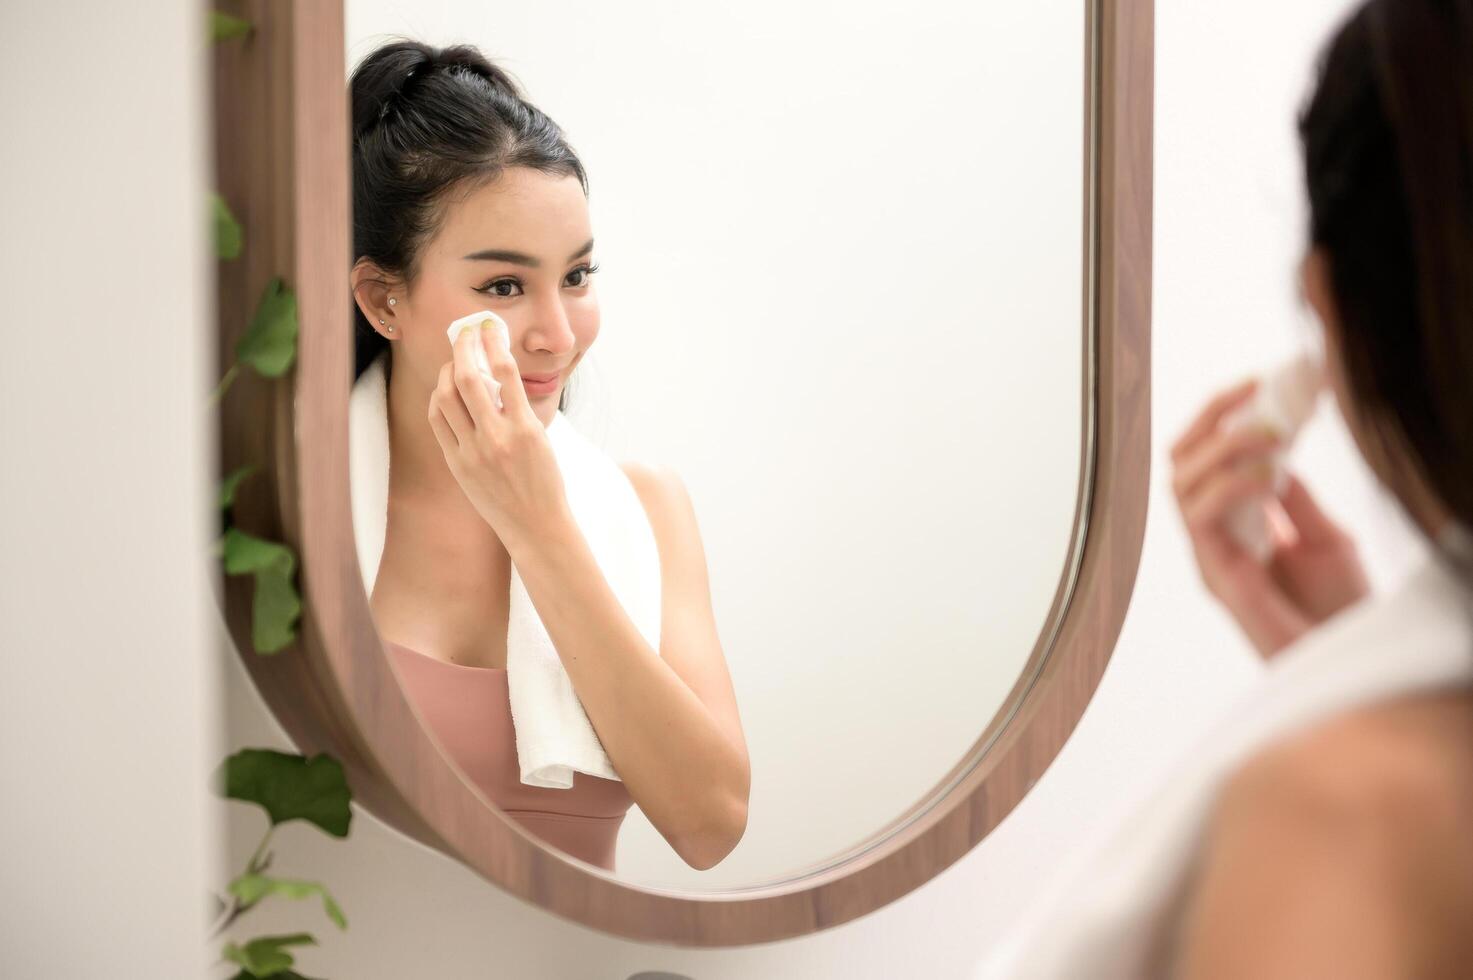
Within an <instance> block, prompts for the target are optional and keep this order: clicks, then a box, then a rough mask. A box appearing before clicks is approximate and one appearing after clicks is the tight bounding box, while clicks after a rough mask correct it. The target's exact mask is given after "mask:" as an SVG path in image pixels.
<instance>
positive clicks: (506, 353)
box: [478, 326, 533, 421]
mask: <svg viewBox="0 0 1473 980" xmlns="http://www.w3.org/2000/svg"><path fill="white" fill-rule="evenodd" d="M478 332H479V333H480V334H481V338H482V339H481V343H482V344H484V345H485V348H486V357H487V358H488V359H489V360H490V361H491V376H492V377H493V378H495V379H496V380H497V381H499V382H501V411H502V414H503V415H505V416H506V417H509V418H514V419H519V420H522V421H525V420H527V419H528V418H530V417H531V416H532V415H533V412H532V403H531V401H530V400H528V398H527V389H526V388H525V387H523V386H522V369H521V368H520V367H518V366H517V359H516V358H515V357H512V354H511V349H510V348H509V347H507V346H506V345H505V344H504V343H503V342H502V338H501V331H499V330H497V329H496V328H495V327H494V326H492V327H487V328H486V329H484V330H481V331H478Z"/></svg>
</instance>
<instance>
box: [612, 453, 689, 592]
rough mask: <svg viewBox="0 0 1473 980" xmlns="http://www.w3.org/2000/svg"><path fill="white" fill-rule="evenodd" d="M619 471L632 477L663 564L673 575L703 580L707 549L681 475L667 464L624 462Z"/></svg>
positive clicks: (631, 479)
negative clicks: (684, 575) (698, 576)
mask: <svg viewBox="0 0 1473 980" xmlns="http://www.w3.org/2000/svg"><path fill="white" fill-rule="evenodd" d="M619 467H620V468H621V469H622V470H623V471H624V473H625V475H627V476H628V477H629V482H630V483H631V484H632V485H633V486H634V492H635V494H636V495H638V497H639V502H640V503H641V504H643V505H644V510H645V513H646V514H647V515H648V516H649V519H650V529H651V530H652V531H654V534H655V544H656V546H657V547H658V548H659V549H660V556H661V561H662V563H664V564H666V565H667V566H668V567H670V568H671V570H672V572H674V571H679V572H681V573H683V574H699V575H701V576H704V575H705V564H706V562H705V548H704V545H703V544H702V542H701V532H700V529H699V527H698V526H697V523H696V511H695V505H694V504H693V503H692V502H691V498H690V492H689V491H688V490H686V488H685V481H684V480H682V479H681V478H680V474H679V473H677V472H676V470H675V468H674V467H673V466H670V465H668V464H665V463H643V462H635V461H633V460H625V461H622V462H620V463H619Z"/></svg>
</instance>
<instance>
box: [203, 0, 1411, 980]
mask: <svg viewBox="0 0 1473 980" xmlns="http://www.w3.org/2000/svg"><path fill="white" fill-rule="evenodd" d="M1160 6H1161V9H1160V10H1159V11H1158V34H1157V48H1158V58H1157V86H1158V89H1157V157H1156V160H1157V182H1156V191H1157V195H1156V215H1157V217H1156V256H1157V265H1156V289H1155V303H1156V320H1155V342H1154V352H1153V353H1154V358H1155V365H1154V366H1155V373H1154V379H1153V380H1154V389H1155V391H1154V398H1155V402H1154V419H1153V426H1154V433H1153V445H1154V447H1155V452H1154V462H1155V465H1156V467H1157V468H1156V470H1155V472H1154V473H1153V479H1152V500H1151V511H1150V519H1149V524H1148V529H1147V540H1146V546H1145V552H1144V554H1143V556H1142V564H1141V571H1140V577H1139V580H1138V584H1137V587H1136V594H1135V599H1134V602H1133V604H1132V607H1131V610H1130V614H1129V616H1128V618H1127V620H1126V624H1125V629H1124V633H1123V636H1122V637H1121V641H1120V646H1119V648H1118V650H1117V652H1116V655H1115V657H1114V659H1113V661H1112V663H1111V666H1110V669H1109V670H1108V672H1107V673H1106V676H1105V679H1104V682H1103V683H1102V685H1101V687H1100V689H1099V692H1098V694H1097V695H1096V697H1095V699H1094V702H1093V703H1092V704H1091V706H1090V708H1089V710H1088V711H1087V712H1086V713H1085V716H1084V718H1083V720H1082V721H1081V723H1080V726H1079V728H1078V730H1077V731H1076V733H1075V735H1074V737H1073V738H1072V739H1071V740H1070V742H1069V744H1068V745H1067V746H1066V747H1065V749H1064V751H1063V753H1062V754H1061V755H1060V757H1059V759H1058V760H1057V761H1056V763H1055V764H1054V766H1053V767H1052V768H1051V769H1050V771H1049V772H1048V774H1047V775H1046V776H1045V777H1044V778H1043V779H1042V780H1041V781H1040V783H1039V784H1038V785H1037V787H1036V788H1035V789H1034V790H1033V791H1032V793H1031V794H1030V795H1029V796H1028V797H1027V798H1026V799H1025V800H1024V801H1023V803H1022V804H1021V805H1020V806H1019V807H1018V809H1017V810H1016V811H1015V812H1014V814H1013V815H1012V816H1011V817H1010V818H1009V819H1008V820H1006V821H1005V822H1004V823H1003V824H1002V826H1000V827H999V828H998V829H997V830H996V831H995V832H994V833H993V834H992V836H991V837H989V839H988V840H986V841H985V842H984V843H983V844H982V845H981V846H979V847H978V848H977V849H976V850H975V851H974V852H972V853H971V854H969V855H968V856H967V857H965V858H964V859H962V860H961V861H960V862H958V863H957V864H956V865H954V866H953V867H952V868H950V869H948V871H947V872H945V873H944V874H942V875H941V876H940V877H939V878H937V879H935V880H933V881H932V882H930V883H929V884H927V885H926V886H924V887H922V888H921V889H919V890H917V891H916V892H914V893H912V894H911V895H909V896H907V897H905V898H904V899H902V900H900V901H899V902H896V903H895V904H893V905H891V906H889V907H888V908H885V909H882V910H880V911H878V912H876V913H874V914H872V915H869V916H867V917H865V918H863V919H861V920H859V921H857V922H853V923H849V924H847V925H845V926H841V927H839V928H836V929H832V930H829V931H826V932H823V933H820V934H818V935H816V936H813V937H809V938H805V939H799V940H793V941H788V942H781V943H775V944H770V945H767V946H763V947H755V948H744V949H736V950H716V951H686V950H677V949H668V948H663V947H653V946H642V945H640V944H635V943H628V942H623V941H620V940H616V939H612V938H610V937H607V936H604V935H602V934H599V933H596V932H593V931H591V930H587V929H584V928H582V927H579V926H575V925H571V924H568V923H565V922H563V921H561V920H558V919H555V918H553V917H552V916H550V915H548V914H546V913H544V912H542V911H540V910H538V909H536V908H533V907H530V906H527V905H524V904H522V903H521V902H519V901H517V900H514V899H512V898H509V897H507V896H505V895H504V894H502V893H501V892H499V891H498V890H496V889H495V888H493V887H492V886H490V885H488V884H486V883H485V882H483V881H482V880H480V879H479V878H477V877H476V876H475V875H474V874H472V873H471V872H469V871H467V870H466V869H464V868H462V867H460V866H458V865H456V864H454V863H453V862H450V861H448V860H446V859H444V858H442V857H440V856H438V855H436V854H434V853H431V852H429V851H427V850H425V849H423V848H421V847H419V846H418V845H415V844H411V843H407V842H405V841H403V840H402V839H400V838H399V837H398V836H396V835H394V834H392V833H390V832H387V831H386V830H384V829H383V828H382V827H381V826H380V825H378V824H377V823H376V822H374V821H373V820H372V819H371V818H368V817H365V816H362V815H360V816H359V817H358V819H357V822H356V824H355V827H354V831H353V835H352V837H351V838H350V839H349V840H348V841H346V842H337V841H329V840H327V839H326V838H324V837H322V836H321V835H320V834H316V833H315V832H313V831H312V830H311V829H299V828H295V827H287V828H284V829H283V831H281V832H280V833H279V843H278V845H277V848H276V849H277V852H278V859H277V860H278V862H279V865H280V867H282V868H283V869H285V868H290V869H292V872H293V873H294V874H301V875H302V876H305V877H311V878H315V879H320V880H322V881H324V882H326V883H328V884H329V886H330V887H331V888H332V889H333V891H334V892H335V894H337V896H338V897H339V898H340V900H341V901H342V903H343V905H344V908H345V910H346V913H347V915H348V917H349V920H350V924H351V929H350V931H349V932H348V933H346V934H343V935H336V934H333V932H332V930H331V927H330V926H328V925H327V924H326V922H325V920H322V919H321V915H320V913H312V914H309V913H308V912H307V911H305V910H304V909H303V908H301V907H297V908H292V907H289V906H287V907H282V906H277V907H275V908H273V909H263V910H262V913H263V914H262V916H261V918H260V919H258V920H257V921H256V923H255V927H259V928H261V929H263V930H264V929H265V928H267V927H268V926H270V925H272V924H274V925H277V926H279V927H281V928H283V929H288V928H297V927H301V926H305V927H309V928H314V929H316V930H317V931H318V933H319V937H320V938H322V939H323V941H324V945H323V947H322V948H320V949H316V950H307V951H305V952H303V953H302V955H301V958H300V963H301V966H302V969H303V971H304V972H306V973H308V974H330V975H334V976H344V977H347V976H351V977H354V978H364V980H376V978H392V977H401V976H414V975H431V976H435V977H436V978H444V980H457V978H473V977H475V978H479V977H517V978H529V980H538V978H549V980H551V978H557V980H562V978H567V977H579V978H582V977H592V978H624V977H627V976H628V975H629V974H631V973H634V972H636V971H638V970H653V969H665V970H671V971H679V972H683V973H685V974H687V975H689V976H691V977H693V978H697V980H737V978H750V977H766V976H783V977H793V978H807V977H814V978H817V977H838V976H842V977H853V978H871V977H872V978H892V977H900V976H904V977H921V976H935V977H964V976H967V975H968V972H969V970H970V967H971V965H972V964H973V963H974V962H975V961H976V960H977V959H978V958H979V957H980V956H982V955H983V954H984V953H985V951H986V949H987V947H988V945H989V943H990V942H991V941H992V940H993V939H994V938H996V937H997V936H999V935H1001V934H1002V933H1003V932H1005V930H1006V929H1007V928H1008V926H1009V924H1010V922H1011V921H1012V920H1013V918H1014V916H1015V915H1016V914H1017V910H1018V907H1019V906H1020V905H1021V904H1022V903H1023V902H1026V901H1027V900H1028V899H1029V898H1030V897H1031V896H1032V895H1033V894H1035V891H1036V887H1037V882H1038V876H1039V875H1040V874H1045V873H1047V872H1048V871H1049V869H1051V868H1052V867H1054V866H1055V864H1056V862H1057V861H1058V860H1059V858H1060V857H1061V856H1064V855H1066V854H1067V853H1068V852H1069V851H1070V848H1071V845H1072V844H1074V843H1075V842H1077V841H1078V840H1079V839H1080V838H1081V837H1082V836H1084V835H1087V834H1089V833H1092V832H1095V831H1096V830H1097V829H1098V828H1099V826H1100V825H1101V821H1102V820H1103V819H1104V818H1105V817H1106V816H1107V815H1108V814H1109V812H1110V811H1111V808H1112V807H1115V806H1118V805H1119V803H1118V801H1120V800H1121V799H1122V798H1123V797H1125V796H1128V795H1129V794H1130V793H1132V792H1136V791H1139V789H1140V788H1141V787H1142V786H1143V785H1144V783H1145V781H1146V780H1148V779H1150V778H1151V776H1152V775H1153V773H1155V772H1158V771H1159V770H1160V769H1161V768H1162V767H1163V766H1164V765H1165V764H1166V763H1167V762H1168V761H1169V760H1170V759H1171V758H1172V757H1173V752H1174V750H1175V748H1176V747H1178V746H1180V745H1182V744H1183V743H1185V742H1187V741H1188V740H1189V739H1191V738H1192V737H1193V736H1194V735H1195V734H1197V733H1199V732H1201V731H1202V730H1203V728H1204V726H1205V725H1206V724H1207V722H1208V721H1209V719H1210V717H1211V715H1212V713H1213V712H1214V711H1215V710H1218V709H1220V708H1223V707H1224V706H1226V704H1227V703H1228V702H1229V701H1230V700H1231V699H1232V698H1233V697H1235V696H1236V695H1237V694H1239V693H1240V692H1242V691H1243V690H1244V688H1245V686H1246V685H1247V684H1249V683H1250V682H1251V681H1252V679H1253V678H1254V676H1255V675H1256V672H1257V670H1258V667H1257V661H1256V659H1255V658H1254V656H1253V655H1252V653H1251V651H1250V650H1249V649H1248V647H1247V646H1246V644H1245V643H1244V642H1243V641H1242V640H1241V638H1240V637H1239V636H1238V635H1237V633H1236V631H1235V629H1234V627H1233V626H1232V624H1231V623H1230V621H1228V620H1227V619H1226V618H1225V617H1224V615H1223V614H1222V613H1220V612H1219V610H1218V609H1217V608H1216V607H1215V605H1214V604H1213V603H1212V601H1211V600H1210V599H1209V598H1208V597H1207V596H1206V595H1205V594H1204V593H1203V592H1201V590H1200V588H1199V586H1198V584H1197V579H1196V573H1195V570H1194V568H1193V566H1192V564H1191V558H1190V552H1189V549H1188V547H1187V543H1186V540H1185V538H1184V536H1183V534H1182V532H1181V530H1180V525H1179V522H1178V519H1177V517H1176V514H1175V511H1174V506H1173V502H1172V500H1171V498H1170V495H1169V490H1168V478H1169V473H1168V471H1167V469H1166V468H1165V465H1164V460H1165V447H1166V446H1167V445H1169V443H1170V442H1171V441H1172V440H1173V439H1174V438H1175V436H1176V434H1177V433H1178V432H1179V431H1180V430H1181V429H1182V427H1183V426H1184V425H1185V424H1186V423H1187V421H1188V420H1189V419H1190V418H1191V416H1193V415H1194V414H1195V413H1196V411H1197V409H1198V407H1199V406H1200V404H1201V403H1202V402H1203V401H1204V400H1205V399H1206V398H1207V397H1208V396H1209V395H1210V394H1211V393H1212V392H1213V391H1215V390H1217V389H1219V388H1221V387H1223V386H1225V385H1227V384H1229V383H1231V382H1233V381H1236V380H1238V379H1239V378H1240V377H1241V376H1243V375H1244V374H1246V373H1247V372H1249V371H1251V370H1253V369H1255V368H1257V367H1259V366H1261V365H1264V364H1266V363H1269V362H1272V361H1273V360H1275V359H1277V358H1279V357H1280V356H1283V355H1286V354H1288V353H1290V351H1291V350H1292V349H1293V342H1294V338H1295V331H1296V330H1298V329H1301V327H1300V326H1299V324H1300V318H1299V314H1298V312H1297V304H1296V302H1295V300H1294V296H1295V293H1294V289H1293V286H1292V279H1291V272H1292V268H1293V262H1294V259H1295V258H1296V255H1297V252H1298V248H1299V242H1300V238H1301V224H1302V221H1301V216H1302V210H1301V205H1300V195H1299V189H1298V180H1299V176H1298V157H1297V151H1296V146H1295V143H1294V140H1293V129H1292V116H1293V113H1294V111H1295V109H1296V107H1297V105H1298V103H1299V100H1300V97H1301V95H1302V94H1303V91H1304V87H1305V85H1306V83H1307V80H1308V77H1309V73H1308V69H1309V65H1310V59H1311V57H1312V55H1313V53H1314V52H1315V51H1316V50H1317V48H1318V45H1319V42H1320V40H1321V39H1322V38H1323V36H1324V34H1325V32H1326V31H1327V30H1328V29H1329V27H1330V25H1331V22H1332V20H1333V19H1334V18H1336V17H1337V16H1338V15H1339V14H1340V13H1341V11H1342V10H1344V9H1345V4H1344V2H1343V0H1305V2H1302V3H1299V4H1295V5H1291V6H1287V7H1286V6H1285V5H1283V4H1280V3H1270V2H1267V0H1245V2H1243V3H1239V4H1234V5H1231V6H1223V5H1220V4H1209V3H1207V2H1205V0H1174V2H1170V3H1162V4H1161V5H1160ZM1303 438H1304V442H1303V444H1302V446H1301V448H1300V450H1299V453H1298V457H1297V458H1298V459H1299V460H1300V461H1301V470H1302V472H1303V473H1304V475H1305V478H1306V479H1307V481H1308V482H1309V483H1310V485H1311V486H1312V488H1314V489H1315V490H1316V491H1317V492H1319V493H1320V494H1321V496H1322V497H1323V499H1324V502H1325V505H1326V506H1327V508H1329V509H1330V510H1331V512H1332V513H1334V514H1336V515H1338V516H1340V517H1341V518H1343V519H1344V520H1345V521H1346V522H1347V523H1349V524H1351V525H1352V526H1353V527H1356V528H1358V529H1361V530H1362V531H1363V532H1365V542H1364V543H1365V548H1366V550H1367V552H1368V554H1369V555H1371V556H1374V557H1375V558H1376V559H1377V563H1376V564H1375V565H1374V566H1373V568H1372V570H1371V571H1372V576H1373V579H1374V580H1375V582H1376V584H1377V585H1379V586H1383V587H1384V586H1385V585H1386V584H1387V583H1389V582H1390V581H1391V580H1392V579H1393V578H1395V577H1396V576H1397V575H1399V574H1400V573H1401V572H1402V571H1403V570H1404V569H1405V567H1406V565H1407V563H1408V561H1409V560H1410V559H1411V558H1412V557H1413V556H1414V555H1415V554H1416V553H1417V552H1418V551H1419V550H1420V546H1419V545H1418V544H1416V543H1415V542H1414V540H1413V539H1412V538H1411V537H1410V533H1409V531H1408V530H1407V527H1406V525H1405V523H1404V521H1402V519H1401V518H1400V516H1399V515H1398V514H1397V512H1396V511H1395V510H1394V508H1392V506H1391V505H1390V504H1389V503H1388V502H1387V501H1386V498H1384V497H1383V496H1382V495H1380V494H1379V493H1378V492H1377V491H1375V490H1374V489H1373V486H1372V484H1371V483H1370V480H1369V477H1368V476H1367V474H1366V471H1365V470H1364V468H1363V466H1362V465H1361V464H1360V462H1359V459H1358V457H1357V456H1356V455H1355V453H1354V449H1353V447H1352V446H1351V444H1350V442H1349V440H1348V438H1347V436H1346V435H1345V433H1344V432H1343V430H1342V429H1341V428H1340V426H1339V425H1338V423H1337V421H1336V420H1335V419H1334V418H1333V417H1332V416H1331V415H1329V414H1326V415H1325V416H1322V417H1321V418H1319V419H1317V420H1316V421H1315V422H1314V423H1312V424H1311V426H1310V428H1309V429H1308V430H1306V432H1305V434H1304V437H1303ZM232 657H233V655H228V654H227V651H226V650H225V648H224V647H223V645H222V647H221V649H220V658H221V661H222V663H223V664H224V665H225V669H226V671H227V673H228V680H229V683H228V692H229V702H228V706H227V707H228V734H229V742H230V745H231V746H238V745H242V744H276V745H283V746H284V745H286V742H285V739H284V738H283V737H282V736H281V733H280V732H279V730H278V729H277V728H276V726H275V725H274V724H273V723H272V722H271V721H270V719H269V718H268V717H267V716H266V715H265V714H264V712H263V709H262V708H261V707H260V704H259V701H258V700H257V698H256V696H255V694H254V692H252V691H251V690H250V689H249V687H248V685H247V684H246V682H245V680H244V674H243V671H242V669H241V668H240V667H239V666H238V665H236V664H235V663H234V661H233V659H232ZM238 810H239V811H241V812H236V811H238ZM219 817H220V819H222V820H224V821H226V825H227V828H228V833H229V859H230V862H231V864H232V866H234V865H238V864H240V863H243V862H244V860H245V858H246V855H247V853H248V851H249V849H250V848H251V847H252V846H254V844H255V842H256V839H257V836H258V834H259V822H258V819H257V818H255V817H254V816H253V815H251V814H248V813H245V812H244V809H243V808H239V807H234V808H230V807H223V806H222V808H221V812H220V814H219ZM272 916H276V917H275V918H273V917H272Z"/></svg>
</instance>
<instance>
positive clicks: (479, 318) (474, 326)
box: [445, 310, 511, 408]
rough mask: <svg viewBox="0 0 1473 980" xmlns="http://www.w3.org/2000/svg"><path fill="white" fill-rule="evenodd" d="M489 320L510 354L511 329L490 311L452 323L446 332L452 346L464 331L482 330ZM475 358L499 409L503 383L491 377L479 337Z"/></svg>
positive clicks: (472, 314)
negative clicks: (482, 326)
mask: <svg viewBox="0 0 1473 980" xmlns="http://www.w3.org/2000/svg"><path fill="white" fill-rule="evenodd" d="M488 320H489V321H491V323H492V324H493V329H495V331H496V336H497V337H498V338H500V340H501V343H502V344H503V345H504V346H505V347H506V350H507V353H510V352H511V328H510V327H508V326H507V325H506V321H505V320H503V319H502V318H501V317H499V316H497V315H496V314H495V313H492V312H491V311H490V310H481V311H480V312H478V313H471V314H469V315H467V316H463V317H461V318H460V319H459V320H456V321H455V322H453V323H451V324H450V327H449V328H448V329H447V330H446V331H445V333H446V335H447V336H448V337H449V338H450V346H451V347H454V346H455V338H457V337H459V336H460V332H461V331H462V330H465V329H467V328H469V329H471V330H480V329H481V325H482V324H483V323H485V322H486V321H488ZM474 357H475V359H476V367H477V368H478V369H479V370H480V372H481V373H482V374H483V375H485V376H486V387H487V388H488V389H489V390H490V391H491V398H492V400H493V401H495V402H496V407H497V408H501V407H502V405H501V382H500V381H497V380H496V379H495V378H493V377H491V362H490V361H489V360H488V359H487V357H486V348H484V347H483V346H481V339H480V338H479V337H477V338H476V344H475V351H474Z"/></svg>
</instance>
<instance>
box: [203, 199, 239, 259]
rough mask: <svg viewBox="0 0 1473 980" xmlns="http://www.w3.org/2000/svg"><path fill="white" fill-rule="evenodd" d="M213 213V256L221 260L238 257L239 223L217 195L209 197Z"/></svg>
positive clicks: (223, 200) (228, 206)
mask: <svg viewBox="0 0 1473 980" xmlns="http://www.w3.org/2000/svg"><path fill="white" fill-rule="evenodd" d="M210 203H211V205H212V206H213V208H214V211H215V255H216V256H218V257H219V258H222V259H233V258H235V257H236V256H238V255H240V245H241V237H242V236H241V232H240V222H238V221H236V220H235V215H233V214H231V213H230V205H228V204H226V203H225V198H223V197H221V196H220V195H219V194H211V195H210Z"/></svg>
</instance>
